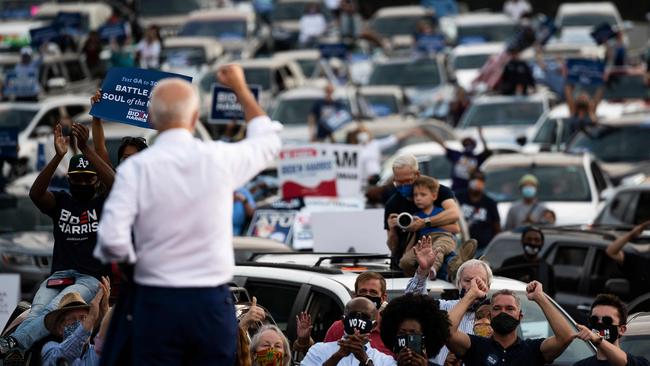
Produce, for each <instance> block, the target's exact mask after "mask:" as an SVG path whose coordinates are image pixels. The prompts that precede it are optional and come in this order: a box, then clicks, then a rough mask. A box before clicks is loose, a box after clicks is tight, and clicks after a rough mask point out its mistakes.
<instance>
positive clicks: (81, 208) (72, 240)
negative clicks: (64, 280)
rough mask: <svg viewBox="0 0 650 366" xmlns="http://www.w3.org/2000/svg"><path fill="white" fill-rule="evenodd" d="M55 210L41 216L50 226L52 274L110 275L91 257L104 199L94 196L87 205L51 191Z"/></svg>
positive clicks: (105, 267) (61, 193) (65, 193)
mask: <svg viewBox="0 0 650 366" xmlns="http://www.w3.org/2000/svg"><path fill="white" fill-rule="evenodd" d="M53 194H54V199H55V202H56V204H55V207H54V209H53V210H52V211H49V212H46V211H43V213H44V214H46V215H48V216H49V217H51V218H52V223H53V225H54V251H53V253H52V273H54V272H57V271H63V270H70V269H73V270H76V271H77V272H80V273H83V274H87V275H90V276H93V277H96V278H101V276H102V275H107V274H108V273H110V271H109V269H108V267H107V266H104V265H102V264H101V262H100V261H99V260H97V259H96V258H95V257H93V250H95V245H96V244H97V227H98V225H99V219H100V217H101V213H102V207H103V205H104V200H105V198H106V197H105V196H101V195H97V196H95V197H94V198H93V199H91V200H90V201H88V202H82V201H78V200H76V199H75V198H74V197H72V196H71V195H70V194H69V193H67V192H64V191H58V192H53Z"/></svg>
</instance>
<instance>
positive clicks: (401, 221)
mask: <svg viewBox="0 0 650 366" xmlns="http://www.w3.org/2000/svg"><path fill="white" fill-rule="evenodd" d="M412 222H413V215H411V214H410V213H408V212H402V213H401V214H399V215H397V226H399V227H400V228H401V229H406V228H407V227H409V225H411V223H412Z"/></svg>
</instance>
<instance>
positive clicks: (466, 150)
mask: <svg viewBox="0 0 650 366" xmlns="http://www.w3.org/2000/svg"><path fill="white" fill-rule="evenodd" d="M463 147H464V148H465V152H466V153H471V152H472V151H474V149H475V148H476V146H474V145H464V146H463Z"/></svg>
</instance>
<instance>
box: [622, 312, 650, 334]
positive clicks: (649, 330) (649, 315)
mask: <svg viewBox="0 0 650 366" xmlns="http://www.w3.org/2000/svg"><path fill="white" fill-rule="evenodd" d="M649 334H650V312H641V313H634V314H632V315H630V316H628V317H627V330H626V331H625V335H623V337H630V336H638V335H649Z"/></svg>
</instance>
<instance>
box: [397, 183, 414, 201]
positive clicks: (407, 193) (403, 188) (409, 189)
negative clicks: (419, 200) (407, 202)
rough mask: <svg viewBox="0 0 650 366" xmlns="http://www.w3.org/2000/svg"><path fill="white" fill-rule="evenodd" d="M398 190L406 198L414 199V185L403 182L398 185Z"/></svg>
mask: <svg viewBox="0 0 650 366" xmlns="http://www.w3.org/2000/svg"><path fill="white" fill-rule="evenodd" d="M395 189H397V192H399V194H401V195H402V196H403V197H404V198H408V199H413V185H412V184H402V185H399V186H396V187H395Z"/></svg>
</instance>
